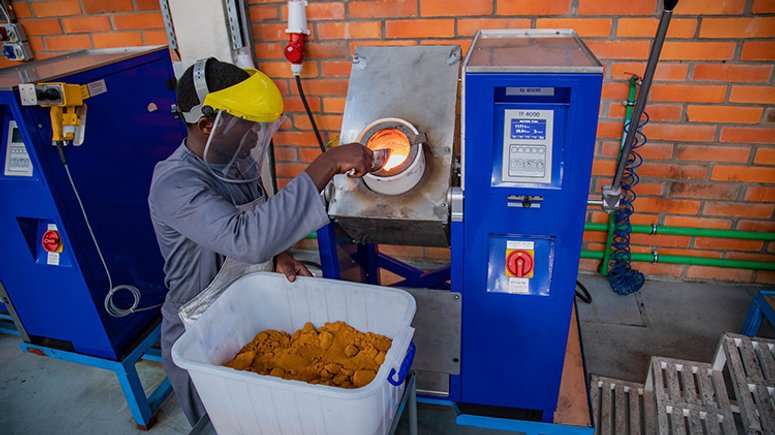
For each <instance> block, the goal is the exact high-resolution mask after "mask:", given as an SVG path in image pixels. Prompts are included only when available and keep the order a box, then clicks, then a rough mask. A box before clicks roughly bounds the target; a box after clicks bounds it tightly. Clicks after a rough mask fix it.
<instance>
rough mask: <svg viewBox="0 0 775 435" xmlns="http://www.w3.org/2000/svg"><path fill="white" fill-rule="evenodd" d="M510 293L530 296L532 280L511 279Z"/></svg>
mask: <svg viewBox="0 0 775 435" xmlns="http://www.w3.org/2000/svg"><path fill="white" fill-rule="evenodd" d="M509 293H513V294H518V295H527V294H530V279H528V278H514V277H511V278H509Z"/></svg>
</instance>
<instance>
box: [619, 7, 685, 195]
mask: <svg viewBox="0 0 775 435" xmlns="http://www.w3.org/2000/svg"><path fill="white" fill-rule="evenodd" d="M676 3H678V2H677V0H676V1H669V0H666V1H665V8H664V10H663V11H662V18H661V19H660V20H659V28H658V29H657V35H656V37H654V43H653V44H651V52H650V53H649V57H648V61H647V63H646V71H645V72H644V74H643V81H642V83H641V86H640V92H639V93H638V99H637V100H636V101H635V109H634V110H633V112H632V120H631V121H630V126H629V128H628V129H627V136H626V138H625V139H624V146H623V147H622V152H621V155H620V158H619V163H618V164H617V166H616V174H615V175H614V180H613V182H612V183H611V190H610V191H609V192H607V194H606V195H605V196H607V197H608V201H606V202H607V203H608V204H609V205H611V203H612V202H613V203H614V204H615V203H616V200H618V198H619V196H620V195H621V192H622V189H621V184H622V177H623V176H624V168H625V166H627V158H628V156H629V155H630V150H632V146H633V145H634V144H635V132H636V131H637V130H638V125H640V118H641V115H643V109H644V108H645V107H646V101H647V100H648V95H649V90H650V89H651V81H652V80H653V79H654V71H656V69H657V62H659V54H660V53H661V52H662V45H663V44H664V42H665V35H667V27H668V25H669V24H670V17H672V15H673V7H675V4H676Z"/></svg>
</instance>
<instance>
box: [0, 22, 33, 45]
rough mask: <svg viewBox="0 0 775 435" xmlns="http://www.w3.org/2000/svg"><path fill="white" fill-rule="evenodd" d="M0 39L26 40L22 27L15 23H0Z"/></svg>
mask: <svg viewBox="0 0 775 435" xmlns="http://www.w3.org/2000/svg"><path fill="white" fill-rule="evenodd" d="M0 41H2V42H26V41H27V34H25V33H24V27H22V25H21V24H17V23H5V24H0Z"/></svg>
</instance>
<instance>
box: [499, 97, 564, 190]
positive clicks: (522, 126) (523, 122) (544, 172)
mask: <svg viewBox="0 0 775 435" xmlns="http://www.w3.org/2000/svg"><path fill="white" fill-rule="evenodd" d="M504 112H505V119H504V129H503V130H504V131H503V166H502V172H501V178H502V180H503V181H506V182H526V183H542V184H548V183H551V179H552V149H553V138H552V131H553V127H554V111H552V110H521V109H520V110H516V109H509V110H505V111H504Z"/></svg>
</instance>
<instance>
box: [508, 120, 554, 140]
mask: <svg viewBox="0 0 775 435" xmlns="http://www.w3.org/2000/svg"><path fill="white" fill-rule="evenodd" d="M511 138H512V139H539V140H544V139H546V120H545V119H512V120H511Z"/></svg>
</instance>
